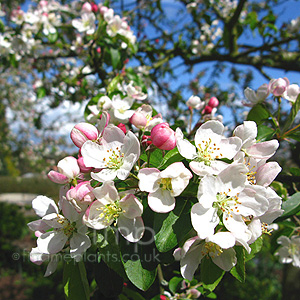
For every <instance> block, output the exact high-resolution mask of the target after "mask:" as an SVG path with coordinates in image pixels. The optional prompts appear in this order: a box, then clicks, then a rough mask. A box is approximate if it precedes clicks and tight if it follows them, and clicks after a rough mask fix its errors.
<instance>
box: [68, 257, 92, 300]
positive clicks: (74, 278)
mask: <svg viewBox="0 0 300 300" xmlns="http://www.w3.org/2000/svg"><path fill="white" fill-rule="evenodd" d="M63 285H64V292H65V298H66V300H88V299H90V293H89V283H88V280H87V277H86V271H85V266H84V263H83V262H82V261H80V262H78V263H77V262H75V261H74V260H73V259H72V260H70V261H69V262H65V265H64V273H63Z"/></svg>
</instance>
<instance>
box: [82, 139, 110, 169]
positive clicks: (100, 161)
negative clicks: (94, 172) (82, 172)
mask: <svg viewBox="0 0 300 300" xmlns="http://www.w3.org/2000/svg"><path fill="white" fill-rule="evenodd" d="M106 150H107V149H106V148H105V147H104V146H103V145H98V144H96V143H94V142H92V141H87V142H85V143H84V144H83V146H82V147H81V155H82V157H83V162H84V164H85V166H86V167H88V168H89V167H93V168H100V169H102V168H105V167H106V161H105V160H106V159H107V156H108V154H107V151H106Z"/></svg>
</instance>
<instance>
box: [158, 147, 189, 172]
mask: <svg viewBox="0 0 300 300" xmlns="http://www.w3.org/2000/svg"><path fill="white" fill-rule="evenodd" d="M182 160H183V157H182V156H181V155H180V154H179V152H178V149H177V147H176V148H174V149H172V150H170V151H168V152H167V154H166V155H165V156H164V157H163V159H162V161H161V163H160V165H159V166H158V169H160V170H162V169H165V168H167V167H168V166H169V165H171V164H172V163H174V162H179V161H182Z"/></svg>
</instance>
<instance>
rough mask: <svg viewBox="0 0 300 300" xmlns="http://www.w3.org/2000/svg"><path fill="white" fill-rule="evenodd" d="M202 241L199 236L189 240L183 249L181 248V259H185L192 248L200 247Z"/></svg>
mask: <svg viewBox="0 0 300 300" xmlns="http://www.w3.org/2000/svg"><path fill="white" fill-rule="evenodd" d="M201 241H203V240H201V239H200V238H199V237H198V236H194V237H192V238H190V239H188V240H187V241H186V242H185V243H184V245H183V247H182V248H181V251H180V255H181V257H184V256H185V255H186V253H187V252H188V251H189V250H190V249H191V248H192V247H195V246H196V245H198V244H199V243H200V242H201Z"/></svg>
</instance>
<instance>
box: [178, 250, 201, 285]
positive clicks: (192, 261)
mask: <svg viewBox="0 0 300 300" xmlns="http://www.w3.org/2000/svg"><path fill="white" fill-rule="evenodd" d="M202 249H203V246H202V245H198V246H195V247H194V248H192V249H191V250H190V251H188V252H187V253H186V255H185V256H184V257H183V258H182V259H181V260H180V272H181V275H182V277H183V278H185V279H187V280H192V279H193V277H194V274H195V272H196V270H197V268H198V266H199V264H200V262H201V260H202V258H203V255H202Z"/></svg>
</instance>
